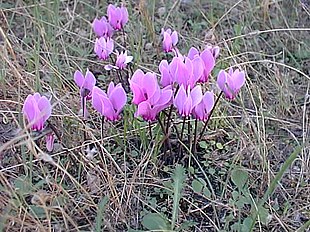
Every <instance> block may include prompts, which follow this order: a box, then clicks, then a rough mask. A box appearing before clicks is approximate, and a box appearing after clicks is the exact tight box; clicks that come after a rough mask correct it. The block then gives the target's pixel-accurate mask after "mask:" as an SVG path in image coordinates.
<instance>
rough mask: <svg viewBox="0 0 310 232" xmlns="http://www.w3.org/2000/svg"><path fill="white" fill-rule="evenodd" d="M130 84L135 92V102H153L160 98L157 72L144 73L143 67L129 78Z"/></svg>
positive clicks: (133, 100) (136, 103)
mask: <svg viewBox="0 0 310 232" xmlns="http://www.w3.org/2000/svg"><path fill="white" fill-rule="evenodd" d="M129 84H130V88H131V91H132V92H133V99H132V103H133V104H135V105H138V104H139V103H141V102H143V101H145V100H149V101H151V103H153V102H155V101H157V100H158V98H159V95H160V93H159V92H158V89H159V86H158V82H157V78H156V74H155V73H151V72H147V73H146V74H144V72H143V71H142V70H141V69H137V70H136V71H135V72H134V74H133V75H132V78H131V79H130V80H129Z"/></svg>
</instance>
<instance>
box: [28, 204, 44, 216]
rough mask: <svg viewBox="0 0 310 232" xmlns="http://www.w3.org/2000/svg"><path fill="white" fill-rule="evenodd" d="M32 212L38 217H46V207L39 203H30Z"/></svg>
mask: <svg viewBox="0 0 310 232" xmlns="http://www.w3.org/2000/svg"><path fill="white" fill-rule="evenodd" d="M29 209H30V213H31V214H32V215H33V216H35V217H37V218H46V213H45V210H44V208H42V207H41V206H37V205H29Z"/></svg>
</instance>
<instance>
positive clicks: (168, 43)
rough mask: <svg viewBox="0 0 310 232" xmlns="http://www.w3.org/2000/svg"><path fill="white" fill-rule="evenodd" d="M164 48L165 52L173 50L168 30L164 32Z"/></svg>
mask: <svg viewBox="0 0 310 232" xmlns="http://www.w3.org/2000/svg"><path fill="white" fill-rule="evenodd" d="M163 49H164V51H165V52H170V51H171V50H172V39H171V36H170V35H169V34H168V33H167V32H164V40H163Z"/></svg>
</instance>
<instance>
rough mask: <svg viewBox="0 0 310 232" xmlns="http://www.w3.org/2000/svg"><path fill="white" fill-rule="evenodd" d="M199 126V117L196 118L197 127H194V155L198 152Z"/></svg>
mask: <svg viewBox="0 0 310 232" xmlns="http://www.w3.org/2000/svg"><path fill="white" fill-rule="evenodd" d="M197 126H198V119H197V118H196V119H195V129H194V147H193V151H192V153H193V155H195V153H196V149H197Z"/></svg>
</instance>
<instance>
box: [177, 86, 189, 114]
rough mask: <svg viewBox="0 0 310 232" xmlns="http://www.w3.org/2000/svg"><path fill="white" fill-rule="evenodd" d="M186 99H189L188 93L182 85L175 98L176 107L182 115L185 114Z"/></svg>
mask: <svg viewBox="0 0 310 232" xmlns="http://www.w3.org/2000/svg"><path fill="white" fill-rule="evenodd" d="M186 99H187V95H186V91H185V89H184V86H183V85H181V87H180V89H179V91H178V92H177V94H176V95H175V98H174V105H175V107H176V108H177V109H178V111H179V114H182V112H183V106H184V103H185V101H186Z"/></svg>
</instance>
